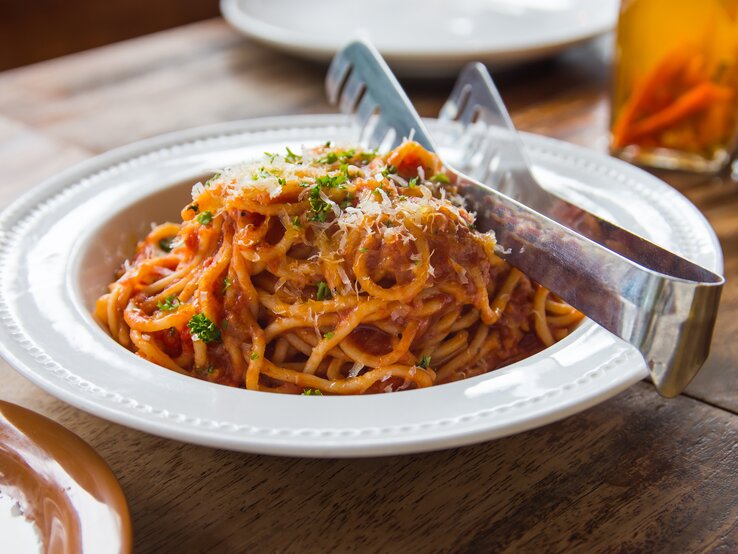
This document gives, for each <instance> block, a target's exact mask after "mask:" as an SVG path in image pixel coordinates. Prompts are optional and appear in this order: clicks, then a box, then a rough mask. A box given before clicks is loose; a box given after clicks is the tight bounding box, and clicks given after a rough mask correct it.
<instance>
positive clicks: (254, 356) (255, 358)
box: [249, 352, 259, 360]
mask: <svg viewBox="0 0 738 554" xmlns="http://www.w3.org/2000/svg"><path fill="white" fill-rule="evenodd" d="M249 358H251V359H252V360H258V359H259V355H258V354H257V353H256V352H252V353H251V356H249Z"/></svg>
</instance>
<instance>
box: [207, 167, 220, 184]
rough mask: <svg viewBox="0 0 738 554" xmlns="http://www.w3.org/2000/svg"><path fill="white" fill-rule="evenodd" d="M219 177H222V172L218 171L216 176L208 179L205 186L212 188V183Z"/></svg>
mask: <svg viewBox="0 0 738 554" xmlns="http://www.w3.org/2000/svg"><path fill="white" fill-rule="evenodd" d="M218 177H220V171H218V172H217V173H215V175H213V176H212V177H210V179H208V180H207V181H205V186H206V187H209V186H210V183H212V182H213V181H215V180H216V179H217V178H218Z"/></svg>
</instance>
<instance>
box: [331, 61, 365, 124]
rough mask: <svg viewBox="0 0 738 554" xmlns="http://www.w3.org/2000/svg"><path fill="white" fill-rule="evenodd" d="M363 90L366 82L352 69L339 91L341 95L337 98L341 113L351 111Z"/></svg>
mask: <svg viewBox="0 0 738 554" xmlns="http://www.w3.org/2000/svg"><path fill="white" fill-rule="evenodd" d="M365 91H366V84H365V83H364V82H363V81H362V80H361V78H360V77H359V76H358V75H356V73H355V72H353V71H352V72H351V74H350V75H349V77H348V79H346V84H345V85H344V86H343V90H342V91H341V97H340V98H339V100H338V106H339V109H340V110H341V111H342V112H343V113H347V114H350V113H353V112H354V110H355V109H356V106H357V104H358V103H359V101H360V100H361V96H362V95H363V94H364V92H365Z"/></svg>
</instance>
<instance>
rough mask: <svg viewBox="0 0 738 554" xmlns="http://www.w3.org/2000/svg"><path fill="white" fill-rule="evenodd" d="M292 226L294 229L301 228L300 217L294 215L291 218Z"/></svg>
mask: <svg viewBox="0 0 738 554" xmlns="http://www.w3.org/2000/svg"><path fill="white" fill-rule="evenodd" d="M292 225H293V226H295V227H302V223H300V216H299V215H296V216H295V217H293V218H292Z"/></svg>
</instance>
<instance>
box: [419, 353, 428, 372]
mask: <svg viewBox="0 0 738 554" xmlns="http://www.w3.org/2000/svg"><path fill="white" fill-rule="evenodd" d="M430 361H431V357H430V356H429V355H428V354H426V355H425V356H423V357H422V358H420V361H419V362H418V367H422V368H423V369H428V366H430Z"/></svg>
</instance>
